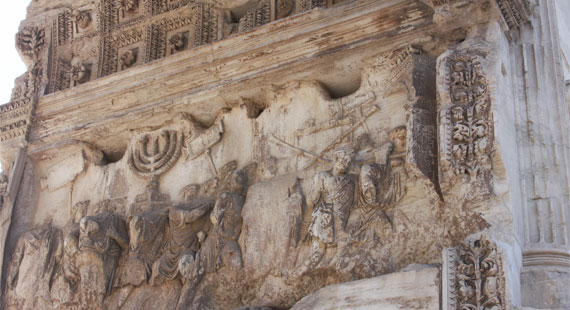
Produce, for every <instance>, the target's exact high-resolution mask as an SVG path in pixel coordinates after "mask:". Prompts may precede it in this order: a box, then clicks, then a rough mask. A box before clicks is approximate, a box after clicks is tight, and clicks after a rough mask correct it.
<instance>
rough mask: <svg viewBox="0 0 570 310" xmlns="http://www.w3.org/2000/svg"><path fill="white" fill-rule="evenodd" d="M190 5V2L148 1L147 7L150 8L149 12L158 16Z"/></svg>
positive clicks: (182, 0)
mask: <svg viewBox="0 0 570 310" xmlns="http://www.w3.org/2000/svg"><path fill="white" fill-rule="evenodd" d="M188 3H190V0H152V1H147V2H146V5H147V6H150V8H149V10H148V11H150V12H152V15H156V14H160V13H164V12H167V11H170V10H174V9H177V8H179V7H182V6H184V5H186V4H188Z"/></svg>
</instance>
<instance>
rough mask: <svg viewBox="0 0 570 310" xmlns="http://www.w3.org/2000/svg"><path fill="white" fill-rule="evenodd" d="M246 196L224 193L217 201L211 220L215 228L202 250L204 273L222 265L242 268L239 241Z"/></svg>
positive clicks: (201, 258)
mask: <svg viewBox="0 0 570 310" xmlns="http://www.w3.org/2000/svg"><path fill="white" fill-rule="evenodd" d="M244 203H245V196H243V195H240V194H236V193H223V194H221V195H220V197H218V199H217V200H216V204H215V206H214V210H213V211H212V214H211V215H210V220H211V222H212V224H214V227H213V229H212V232H211V233H210V234H209V235H208V237H207V238H206V240H205V241H204V244H203V246H202V248H201V250H200V257H199V259H200V264H201V266H202V268H204V272H206V273H208V272H215V271H216V269H217V268H218V266H219V265H220V264H223V265H226V266H228V265H229V266H228V267H230V268H234V269H236V268H241V264H242V261H241V259H242V258H241V250H240V247H239V245H238V243H237V239H238V238H239V235H240V233H241V227H242V222H243V218H242V217H241V210H242V208H243V205H244Z"/></svg>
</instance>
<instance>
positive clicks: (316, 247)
mask: <svg viewBox="0 0 570 310" xmlns="http://www.w3.org/2000/svg"><path fill="white" fill-rule="evenodd" d="M326 249H327V245H326V244H325V243H323V242H321V241H318V240H315V241H313V243H312V244H311V254H310V255H309V257H308V258H307V259H306V260H305V262H304V263H303V265H302V266H301V267H299V268H298V269H297V270H295V272H294V273H293V277H300V276H302V275H304V274H306V273H307V272H309V271H311V270H313V269H314V268H315V267H316V266H317V265H318V264H319V263H320V262H321V259H323V256H324V255H325V251H326Z"/></svg>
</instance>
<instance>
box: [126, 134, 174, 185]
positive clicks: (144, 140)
mask: <svg viewBox="0 0 570 310" xmlns="http://www.w3.org/2000/svg"><path fill="white" fill-rule="evenodd" d="M183 141H184V138H183V134H182V133H180V132H178V131H175V130H163V131H161V132H160V134H158V135H156V134H150V133H148V134H144V135H143V136H141V137H140V138H139V139H138V140H137V141H136V142H135V143H134V144H133V145H132V147H131V149H130V153H129V159H128V163H129V167H130V168H131V170H132V171H133V172H134V173H135V174H136V175H138V176H139V177H142V178H156V177H158V176H160V175H161V174H163V173H164V172H166V171H168V170H169V169H170V168H172V166H174V164H175V163H176V161H177V160H178V158H180V154H181V152H182V142H183Z"/></svg>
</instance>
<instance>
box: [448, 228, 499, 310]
mask: <svg viewBox="0 0 570 310" xmlns="http://www.w3.org/2000/svg"><path fill="white" fill-rule="evenodd" d="M443 260H444V266H443V272H444V275H445V277H444V281H447V283H446V284H445V285H444V293H443V297H444V301H443V306H444V309H446V310H452V309H454V310H455V309H457V310H501V309H506V308H507V307H506V302H505V278H504V274H503V270H502V268H503V267H502V261H501V257H500V255H499V254H498V252H497V245H496V243H494V242H493V241H491V240H490V239H489V237H488V236H486V235H481V236H480V237H478V238H475V239H471V240H467V241H465V242H464V243H463V244H462V245H460V246H459V247H456V248H448V249H445V250H444V251H443Z"/></svg>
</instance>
